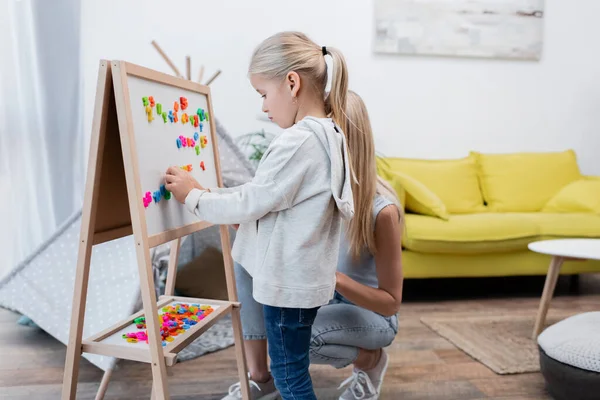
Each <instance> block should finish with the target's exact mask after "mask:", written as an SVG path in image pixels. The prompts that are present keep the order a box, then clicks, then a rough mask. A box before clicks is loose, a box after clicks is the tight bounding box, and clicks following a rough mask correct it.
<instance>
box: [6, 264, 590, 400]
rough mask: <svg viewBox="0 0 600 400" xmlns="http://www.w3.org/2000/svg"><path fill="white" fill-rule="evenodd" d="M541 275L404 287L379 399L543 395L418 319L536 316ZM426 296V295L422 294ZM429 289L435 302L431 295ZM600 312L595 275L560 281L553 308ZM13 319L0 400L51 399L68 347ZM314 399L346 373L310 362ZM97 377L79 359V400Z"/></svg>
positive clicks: (206, 395) (141, 391)
mask: <svg viewBox="0 0 600 400" xmlns="http://www.w3.org/2000/svg"><path fill="white" fill-rule="evenodd" d="M542 286H543V279H542V278H518V279H515V278H511V279H493V280H479V279H478V280H437V281H407V282H406V294H405V298H406V301H405V303H404V305H403V307H402V311H401V313H400V331H399V333H398V336H397V339H396V340H395V342H394V343H393V344H392V346H391V347H390V348H389V354H390V367H389V370H388V374H387V376H386V379H385V383H384V390H383V395H382V397H381V398H382V399H402V400H417V399H418V400H426V399H427V400H429V399H431V400H433V399H436V400H437V399H440V400H441V399H444V400H452V399H461V400H465V399H496V400H500V399H503V400H508V399H521V400H534V399H535V400H540V399H549V398H550V397H549V396H548V394H547V393H546V391H545V388H544V381H543V378H542V376H541V375H540V374H539V373H532V374H520V375H513V376H500V375H496V374H495V373H494V372H492V371H491V370H489V369H488V368H486V367H485V366H484V365H482V364H480V363H478V362H477V361H474V360H473V359H471V358H470V357H469V356H467V355H465V354H464V353H462V352H461V351H460V350H458V349H456V348H455V347H454V346H453V345H452V344H450V343H449V342H447V341H446V340H444V339H443V338H441V337H440V336H438V335H437V334H435V333H434V332H432V331H430V330H429V329H428V328H427V327H426V326H424V325H423V324H421V323H420V322H419V318H420V317H421V316H424V315H434V314H436V315H445V316H448V315H452V314H453V313H464V312H473V313H477V312H484V311H485V312H490V311H497V312H498V313H510V312H511V311H512V310H515V309H516V308H518V309H519V310H520V311H523V310H531V312H532V313H534V312H535V310H536V309H537V306H538V300H539V297H537V296H539V293H541V289H542ZM428 293H429V294H428ZM431 293H435V296H433V295H431ZM596 306H598V307H597V308H600V277H599V276H597V275H587V276H582V277H581V280H580V283H579V288H578V290H577V293H576V294H572V293H571V291H570V289H569V280H568V278H561V281H560V282H559V288H558V290H557V297H556V298H555V299H554V301H553V303H552V305H551V310H558V309H580V310H581V311H589V310H590V309H594V307H596ZM18 317H19V316H18V315H16V314H14V313H12V312H9V311H6V310H3V309H0V399H28V400H33V399H44V400H48V399H58V398H59V397H60V390H61V382H62V373H63V363H64V358H65V346H64V345H62V344H61V343H59V342H58V341H56V340H55V339H53V338H52V337H50V336H48V335H47V334H45V333H44V332H42V331H40V330H38V329H35V328H30V327H24V326H20V325H17V324H16V320H17V319H18ZM173 372H174V375H173V376H171V377H170V378H169V382H170V389H171V395H172V398H173V399H220V398H221V397H222V396H223V395H224V394H225V393H226V391H227V389H228V386H229V385H230V384H231V383H233V382H234V381H236V370H235V360H234V351H233V349H232V348H229V349H227V350H224V351H220V352H217V353H214V354H210V355H207V356H204V357H201V358H199V359H196V360H192V361H188V362H184V363H181V364H177V365H176V366H175V367H174V368H173ZM311 373H312V377H313V382H314V385H315V388H316V389H317V394H318V397H319V399H337V396H336V395H337V394H338V393H339V392H338V390H337V386H338V385H339V383H340V382H341V381H342V380H343V379H344V378H346V377H347V376H348V374H349V373H350V370H349V369H345V370H339V371H337V370H335V369H333V368H330V367H324V366H314V367H311ZM101 377H102V371H100V370H98V369H97V368H95V367H94V366H92V365H91V364H90V363H88V362H87V361H85V360H83V361H82V370H81V373H80V376H79V382H80V383H79V391H78V397H77V398H78V399H93V398H94V395H95V393H96V390H97V388H98V383H99V382H100V379H101ZM149 395H150V368H149V367H148V365H146V364H140V363H133V362H124V361H123V362H121V363H120V364H119V369H118V370H117V371H116V372H115V374H114V375H113V379H112V381H111V384H110V387H109V390H108V393H107V396H106V398H107V399H147V398H149Z"/></svg>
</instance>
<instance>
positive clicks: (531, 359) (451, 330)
mask: <svg viewBox="0 0 600 400" xmlns="http://www.w3.org/2000/svg"><path fill="white" fill-rule="evenodd" d="M574 314H577V312H572V313H566V314H564V315H563V314H553V315H549V316H548V318H547V319H546V326H548V325H551V324H554V323H556V322H558V321H560V320H563V319H564V318H567V317H569V316H571V315H574ZM421 322H422V323H423V324H425V325H426V326H428V327H429V328H430V329H431V330H433V331H434V332H436V333H437V334H438V335H440V336H442V337H443V338H445V339H447V340H448V341H450V342H451V343H452V344H454V345H455V346H456V347H458V348H459V349H460V350H462V351H464V352H465V353H467V354H468V355H469V356H471V357H472V358H474V359H475V360H477V361H479V362H481V363H482V364H484V365H486V366H487V367H488V368H489V369H491V370H492V371H494V372H495V373H497V374H500V375H506V374H522V373H526V372H538V371H539V370H540V362H539V355H538V350H537V344H536V343H535V342H534V341H533V340H532V339H531V333H532V331H533V325H534V323H535V315H532V314H529V315H483V316H470V317H466V316H464V317H422V318H421Z"/></svg>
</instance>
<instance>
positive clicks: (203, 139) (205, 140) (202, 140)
mask: <svg viewBox="0 0 600 400" xmlns="http://www.w3.org/2000/svg"><path fill="white" fill-rule="evenodd" d="M207 145H208V138H207V137H206V136H202V137H200V147H202V148H205V147H206V146H207Z"/></svg>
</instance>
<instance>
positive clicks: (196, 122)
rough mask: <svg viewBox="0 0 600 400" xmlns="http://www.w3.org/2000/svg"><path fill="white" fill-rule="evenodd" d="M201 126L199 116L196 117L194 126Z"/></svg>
mask: <svg viewBox="0 0 600 400" xmlns="http://www.w3.org/2000/svg"><path fill="white" fill-rule="evenodd" d="M199 124H200V118H198V116H197V115H194V126H195V127H196V128H197V127H198V125H199Z"/></svg>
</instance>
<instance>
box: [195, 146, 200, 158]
mask: <svg viewBox="0 0 600 400" xmlns="http://www.w3.org/2000/svg"><path fill="white" fill-rule="evenodd" d="M195 149H196V155H197V156H199V155H200V146H196V147H195Z"/></svg>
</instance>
